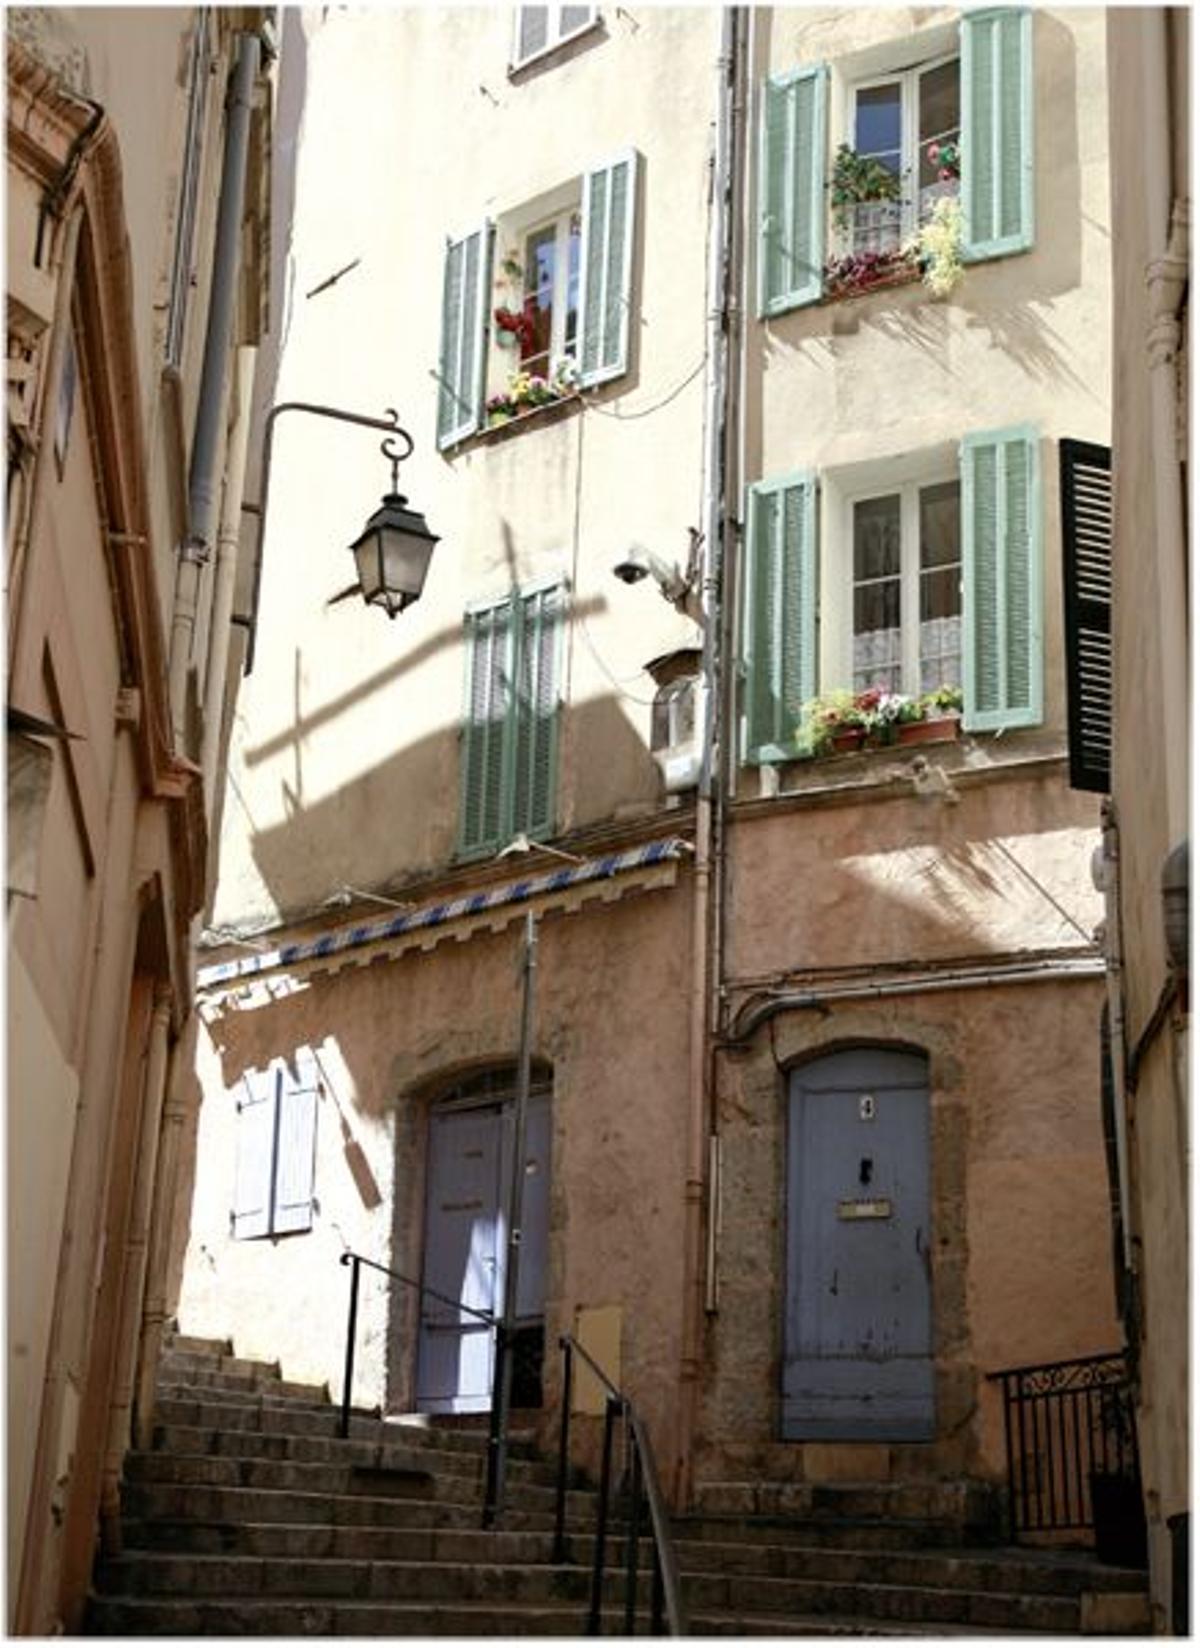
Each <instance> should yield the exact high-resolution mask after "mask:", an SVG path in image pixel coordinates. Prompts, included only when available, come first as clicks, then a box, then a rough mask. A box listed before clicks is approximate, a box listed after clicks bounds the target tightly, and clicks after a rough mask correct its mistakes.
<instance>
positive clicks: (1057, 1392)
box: [987, 1351, 1138, 1540]
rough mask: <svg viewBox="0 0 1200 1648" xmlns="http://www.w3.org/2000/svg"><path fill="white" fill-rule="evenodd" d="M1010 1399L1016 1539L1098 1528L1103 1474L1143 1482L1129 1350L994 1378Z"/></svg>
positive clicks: (1006, 1371)
mask: <svg viewBox="0 0 1200 1648" xmlns="http://www.w3.org/2000/svg"><path fill="white" fill-rule="evenodd" d="M987 1377H988V1379H989V1380H992V1381H995V1382H999V1383H1000V1384H1001V1386H1002V1391H1003V1397H1004V1443H1005V1455H1006V1460H1007V1467H1008V1506H1009V1533H1010V1537H1011V1538H1013V1539H1014V1540H1015V1539H1016V1538H1018V1536H1019V1535H1021V1534H1023V1533H1045V1532H1050V1531H1059V1530H1069V1529H1081V1530H1083V1529H1090V1528H1094V1526H1095V1522H1094V1509H1093V1504H1092V1483H1093V1479H1094V1478H1095V1477H1096V1476H1097V1475H1108V1474H1112V1475H1117V1476H1127V1477H1130V1478H1134V1479H1136V1477H1137V1475H1138V1454H1137V1427H1136V1423H1135V1419H1134V1411H1133V1397H1132V1389H1131V1384H1130V1379H1129V1371H1128V1366H1127V1363H1126V1358H1125V1353H1124V1351H1110V1352H1109V1353H1108V1354H1107V1355H1099V1356H1082V1357H1073V1358H1067V1359H1064V1360H1062V1361H1057V1362H1040V1363H1030V1364H1027V1365H1025V1366H1023V1367H1017V1368H1003V1369H1000V1370H999V1371H997V1372H995V1373H989V1374H988V1376H987Z"/></svg>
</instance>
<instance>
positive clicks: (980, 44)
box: [961, 8, 1034, 259]
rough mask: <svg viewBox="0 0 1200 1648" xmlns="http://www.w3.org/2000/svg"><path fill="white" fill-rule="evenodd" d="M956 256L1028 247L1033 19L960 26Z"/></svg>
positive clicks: (994, 16)
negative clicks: (959, 231) (959, 237)
mask: <svg viewBox="0 0 1200 1648" xmlns="http://www.w3.org/2000/svg"><path fill="white" fill-rule="evenodd" d="M961 64H962V67H961V75H962V141H963V155H962V205H963V256H964V257H966V258H968V259H972V258H984V257H1000V256H1003V255H1004V254H1005V253H1007V252H1023V251H1025V250H1026V249H1027V248H1028V247H1030V246H1032V245H1033V182H1034V174H1033V17H1032V15H1031V13H1030V12H1028V11H1023V10H1019V9H1015V8H1014V9H1010V10H996V11H981V12H970V13H968V14H967V16H965V17H964V18H963V20H962V55H961Z"/></svg>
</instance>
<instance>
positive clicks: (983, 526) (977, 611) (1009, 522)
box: [960, 426, 1042, 732]
mask: <svg viewBox="0 0 1200 1648" xmlns="http://www.w3.org/2000/svg"><path fill="white" fill-rule="evenodd" d="M960 462H961V466H962V542H963V726H964V727H965V728H967V729H968V730H970V731H977V732H984V731H994V730H997V729H999V728H1001V727H1034V726H1037V725H1038V724H1039V723H1040V722H1041V719H1042V489H1041V477H1040V472H1039V470H1040V466H1039V458H1038V437H1037V432H1036V430H1033V429H1031V428H1029V427H1028V426H1023V427H1021V428H1019V429H1000V430H991V431H988V432H987V433H985V434H979V435H968V436H966V437H965V439H964V440H963V443H962V449H961V453H960Z"/></svg>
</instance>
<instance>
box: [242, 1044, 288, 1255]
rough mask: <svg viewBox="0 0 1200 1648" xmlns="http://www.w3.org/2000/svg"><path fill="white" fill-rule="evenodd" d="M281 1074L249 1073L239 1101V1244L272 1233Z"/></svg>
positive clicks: (243, 1081)
mask: <svg viewBox="0 0 1200 1648" xmlns="http://www.w3.org/2000/svg"><path fill="white" fill-rule="evenodd" d="M279 1075H280V1072H279V1071H278V1069H277V1068H276V1067H275V1066H274V1065H272V1067H271V1068H270V1069H268V1070H247V1071H246V1073H245V1075H244V1076H243V1077H242V1094H241V1097H240V1098H239V1099H238V1101H237V1113H238V1127H237V1168H236V1171H235V1176H234V1188H233V1210H232V1212H231V1213H230V1226H231V1229H232V1233H233V1235H234V1236H235V1237H237V1238H238V1239H239V1240H247V1239H249V1238H250V1237H252V1236H266V1235H268V1234H269V1233H270V1229H271V1168H272V1162H273V1158H274V1146H275V1090H276V1085H277V1082H278V1079H279Z"/></svg>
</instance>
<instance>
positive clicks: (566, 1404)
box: [552, 1339, 574, 1562]
mask: <svg viewBox="0 0 1200 1648" xmlns="http://www.w3.org/2000/svg"><path fill="white" fill-rule="evenodd" d="M573 1361H574V1358H573V1357H572V1355H571V1341H570V1340H569V1339H564V1340H563V1380H562V1416H561V1418H560V1420H559V1426H558V1491H557V1493H556V1494H555V1500H554V1553H553V1558H552V1560H553V1561H555V1562H563V1561H565V1560H566V1554H567V1541H566V1527H567V1461H568V1456H569V1453H570V1433H571V1368H572V1363H573Z"/></svg>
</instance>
